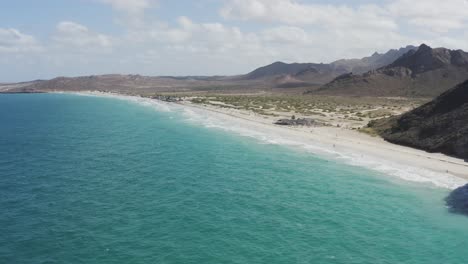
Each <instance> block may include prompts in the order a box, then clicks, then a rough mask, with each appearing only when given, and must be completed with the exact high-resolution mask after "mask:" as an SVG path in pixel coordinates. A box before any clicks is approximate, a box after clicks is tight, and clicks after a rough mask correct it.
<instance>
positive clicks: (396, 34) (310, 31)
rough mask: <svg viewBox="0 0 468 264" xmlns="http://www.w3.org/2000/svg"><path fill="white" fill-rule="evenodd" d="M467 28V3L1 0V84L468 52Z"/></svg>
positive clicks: (432, 0)
mask: <svg viewBox="0 0 468 264" xmlns="http://www.w3.org/2000/svg"><path fill="white" fill-rule="evenodd" d="M467 25H468V1H467V0H446V1H444V4H443V5H442V4H440V1H436V0H426V1H414V0H388V1H370V0H353V1H340V0H333V1H313V0H198V1H189V0H61V1H59V0H41V1H32V0H28V1H27V0H15V1H8V0H4V1H2V3H1V8H0V82H13V81H25V80H32V79H47V78H53V77H56V76H79V75H92V74H106V73H124V74H126V73H133V74H143V75H230V74H239V73H245V72H248V71H250V70H252V69H254V68H256V67H258V66H262V65H265V64H268V63H271V62H274V61H279V60H281V61H285V62H331V61H333V60H336V59H340V58H358V57H363V56H367V55H370V54H372V53H373V52H374V51H378V52H385V51H386V50H388V49H392V48H399V47H401V46H406V45H408V44H412V45H419V44H421V43H423V42H424V43H427V44H429V45H431V46H444V47H448V48H453V49H464V50H468V41H466V40H467V39H468V26H467Z"/></svg>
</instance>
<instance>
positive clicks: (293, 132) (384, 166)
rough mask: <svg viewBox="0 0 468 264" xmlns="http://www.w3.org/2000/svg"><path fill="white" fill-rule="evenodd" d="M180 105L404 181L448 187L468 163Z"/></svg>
mask: <svg viewBox="0 0 468 264" xmlns="http://www.w3.org/2000/svg"><path fill="white" fill-rule="evenodd" d="M182 104H183V105H184V106H185V107H189V108H194V109H198V110H201V111H207V112H210V113H211V114H215V115H216V116H217V117H218V118H221V119H224V120H225V121H227V122H232V123H235V124H238V125H243V126H245V127H249V129H254V130H257V131H262V132H265V133H269V134H270V136H272V138H275V136H276V137H280V138H282V139H283V140H284V142H282V143H284V144H286V145H296V146H302V147H304V148H306V149H310V150H311V152H322V154H329V155H330V156H334V157H337V158H339V159H345V160H347V161H348V162H349V163H351V164H353V165H358V166H365V167H370V168H371V169H377V170H380V171H383V172H385V173H389V174H393V175H394V176H397V177H400V178H403V179H406V180H411V181H420V182H430V183H433V184H435V185H438V186H442V187H446V188H451V189H452V188H456V187H457V186H460V185H463V184H465V183H466V182H468V163H467V162H465V161H464V160H462V159H457V158H454V157H450V156H446V155H443V154H439V153H428V152H425V151H422V150H418V149H414V148H409V147H404V146H400V145H396V144H392V143H389V142H386V141H385V140H383V139H382V138H379V137H372V136H370V135H367V134H364V133H360V132H357V131H354V130H350V129H345V128H338V127H332V126H323V127H287V126H279V125H275V124H274V122H275V121H276V120H277V119H278V118H275V117H271V116H264V115H259V114H256V113H253V112H249V111H245V110H237V109H226V108H221V107H215V106H200V105H195V104H192V103H190V102H183V103H182ZM280 144H281V143H280ZM311 146H315V147H316V148H315V149H314V148H313V147H311ZM405 171H406V173H405Z"/></svg>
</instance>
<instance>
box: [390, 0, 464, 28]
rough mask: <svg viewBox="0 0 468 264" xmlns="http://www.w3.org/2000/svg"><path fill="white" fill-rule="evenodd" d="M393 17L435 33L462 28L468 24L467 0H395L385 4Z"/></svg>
mask: <svg viewBox="0 0 468 264" xmlns="http://www.w3.org/2000/svg"><path fill="white" fill-rule="evenodd" d="M387 9H388V10H389V12H390V13H391V14H392V16H394V17H395V18H403V19H405V20H407V23H408V24H410V25H414V26H417V27H420V28H425V29H427V30H430V31H433V32H436V33H445V32H448V31H450V30H457V29H463V28H464V27H466V26H467V25H468V1H467V0H446V1H444V2H441V1H440V0H425V1H414V0H396V1H394V2H393V3H391V4H389V5H388V6H387Z"/></svg>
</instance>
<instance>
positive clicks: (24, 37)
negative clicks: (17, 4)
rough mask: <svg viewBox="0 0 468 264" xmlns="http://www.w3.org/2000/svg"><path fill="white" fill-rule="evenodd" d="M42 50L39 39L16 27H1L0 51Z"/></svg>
mask: <svg viewBox="0 0 468 264" xmlns="http://www.w3.org/2000/svg"><path fill="white" fill-rule="evenodd" d="M39 50H41V47H40V46H39V43H38V42H37V40H36V39H35V38H34V37H33V36H31V35H28V34H24V33H21V32H20V31H19V30H17V29H14V28H0V53H19V52H35V51H39Z"/></svg>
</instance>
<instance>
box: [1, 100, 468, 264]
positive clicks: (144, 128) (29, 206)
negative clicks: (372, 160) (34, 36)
mask: <svg viewBox="0 0 468 264" xmlns="http://www.w3.org/2000/svg"><path fill="white" fill-rule="evenodd" d="M195 121H196V122H194V120H193V115H190V116H188V115H187V113H186V112H185V111H183V110H180V109H178V110H177V109H176V110H173V109H169V108H167V106H165V105H164V104H162V105H152V104H148V105H147V106H142V105H141V104H135V102H130V101H124V100H116V99H112V98H100V97H87V96H76V95H59V94H36V95H1V96H0V124H1V129H0V208H1V210H2V213H1V214H0V234H1V236H0V263H425V264H426V263H466V259H467V258H468V250H467V248H468V217H463V216H460V215H454V214H450V213H448V212H447V209H446V208H445V206H444V202H443V198H444V197H445V196H446V195H447V194H448V191H449V190H447V189H443V188H437V187H435V186H434V185H430V184H416V183H411V182H406V181H403V180H399V179H396V178H394V177H388V176H387V175H384V174H381V173H377V172H375V171H371V170H367V169H363V168H361V167H355V166H350V165H346V164H342V163H339V162H337V161H335V160H333V159H327V158H323V157H322V158H320V157H319V156H314V155H311V154H309V153H306V152H305V151H296V150H293V149H290V148H287V147H284V146H281V145H275V144H264V143H262V142H264V141H259V140H257V139H255V138H250V137H241V136H239V135H237V134H234V133H228V132H226V131H224V130H220V129H213V128H207V127H205V126H201V125H199V124H198V123H199V122H198V121H197V120H195Z"/></svg>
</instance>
